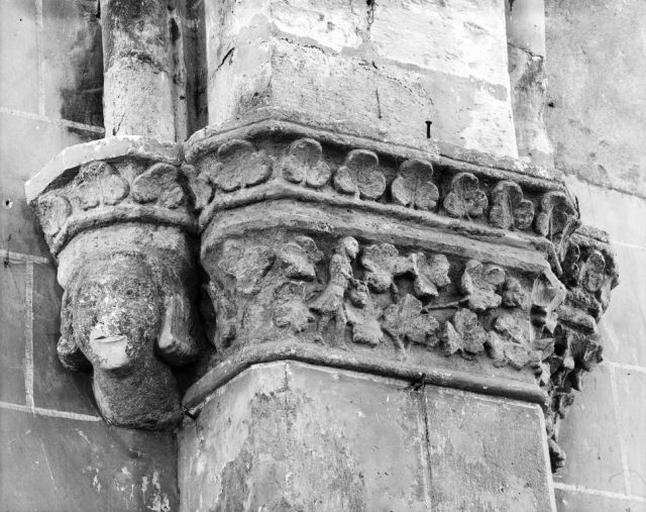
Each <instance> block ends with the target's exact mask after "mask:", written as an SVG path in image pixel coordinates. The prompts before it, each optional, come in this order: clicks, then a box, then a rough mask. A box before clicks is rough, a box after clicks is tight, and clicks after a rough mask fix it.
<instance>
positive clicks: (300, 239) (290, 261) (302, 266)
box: [276, 236, 323, 281]
mask: <svg viewBox="0 0 646 512" xmlns="http://www.w3.org/2000/svg"><path fill="white" fill-rule="evenodd" d="M276 255H277V257H278V259H279V260H280V261H281V263H282V264H283V267H284V269H285V275H286V276H287V277H289V278H292V279H302V280H305V281H312V280H314V279H315V278H316V266H315V265H316V264H317V263H318V262H320V261H321V260H322V259H323V253H322V252H321V251H319V249H318V247H317V246H316V243H315V242H314V240H312V239H311V238H310V237H308V236H297V237H296V238H295V239H294V240H293V241H290V242H287V243H286V244H284V245H283V246H282V247H280V248H279V249H278V251H277V252H276Z"/></svg>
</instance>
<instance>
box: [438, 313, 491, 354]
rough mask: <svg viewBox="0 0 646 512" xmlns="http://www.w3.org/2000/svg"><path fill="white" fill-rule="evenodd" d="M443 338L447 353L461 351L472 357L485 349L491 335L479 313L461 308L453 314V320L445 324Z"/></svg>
mask: <svg viewBox="0 0 646 512" xmlns="http://www.w3.org/2000/svg"><path fill="white" fill-rule="evenodd" d="M441 339H442V342H443V345H444V352H445V354H446V355H453V354H455V353H458V352H459V353H460V354H461V355H462V356H464V357H466V358H471V357H472V356H474V355H476V354H479V353H481V352H483V351H484V350H485V343H487V341H488V339H489V336H488V333H487V331H485V329H484V327H482V325H481V324H480V320H478V315H476V314H475V313H474V312H473V311H471V310H470V309H465V308H460V309H458V310H457V311H456V312H455V314H454V315H453V320H452V321H451V322H449V321H447V322H446V323H445V324H444V329H443V330H442V334H441Z"/></svg>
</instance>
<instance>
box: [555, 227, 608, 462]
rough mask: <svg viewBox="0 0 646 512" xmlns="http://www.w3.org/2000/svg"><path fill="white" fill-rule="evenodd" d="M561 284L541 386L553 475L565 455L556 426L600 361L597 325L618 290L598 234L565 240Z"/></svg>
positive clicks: (605, 245) (586, 233) (579, 234)
mask: <svg viewBox="0 0 646 512" xmlns="http://www.w3.org/2000/svg"><path fill="white" fill-rule="evenodd" d="M561 280H562V281H563V283H564V284H565V285H566V287H567V296H566V298H565V301H564V303H563V304H562V305H561V306H560V307H559V308H558V310H557V316H558V325H557V327H556V329H555V335H554V344H553V353H552V355H551V356H550V358H549V360H548V363H549V374H550V379H549V381H548V382H546V390H547V391H548V393H549V395H550V408H549V409H548V414H547V430H548V441H549V445H550V455H551V459H552V468H553V470H557V469H558V468H560V467H562V466H563V465H564V463H565V453H564V452H563V450H562V449H561V448H560V447H559V445H558V443H557V439H558V430H559V424H560V420H561V419H562V418H563V417H564V416H565V413H566V411H567V409H568V408H569V406H570V405H571V404H572V403H573V401H574V396H575V394H574V391H575V390H576V391H580V390H581V386H582V384H581V381H582V376H583V372H584V371H590V370H591V369H592V368H593V367H594V365H595V364H597V363H599V362H601V360H602V350H603V349H602V346H601V344H600V342H601V341H600V339H599V335H598V332H597V322H598V321H599V320H600V318H601V315H602V314H603V313H604V312H605V310H606V309H607V307H608V304H609V301H610V292H611V290H612V289H613V288H614V287H615V286H617V284H618V271H617V267H616V264H615V257H614V254H613V252H612V250H611V249H610V246H609V243H608V239H607V236H606V235H605V234H604V233H602V232H600V231H598V230H594V229H592V228H589V227H582V228H580V229H579V230H578V231H577V232H576V233H574V234H573V235H572V236H571V237H570V238H569V239H568V240H567V246H566V249H565V256H564V260H563V274H562V276H561Z"/></svg>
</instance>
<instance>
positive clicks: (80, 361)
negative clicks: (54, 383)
mask: <svg viewBox="0 0 646 512" xmlns="http://www.w3.org/2000/svg"><path fill="white" fill-rule="evenodd" d="M123 229H125V230H128V229H131V228H123ZM95 235H96V234H95ZM119 235H124V236H125V237H126V238H127V237H128V234H127V233H125V234H124V232H123V230H117V231H113V232H111V233H109V234H106V236H109V237H112V236H119ZM99 236H100V235H99ZM93 240H96V236H91V237H89V238H87V239H86V240H83V241H75V242H76V243H83V242H85V243H92V242H93ZM95 243H97V242H95ZM98 244H99V245H100V246H101V245H102V246H103V247H102V249H100V250H99V251H97V252H96V253H95V254H94V255H92V256H90V257H88V254H87V253H85V254H83V255H82V256H81V254H68V253H67V252H65V253H64V254H63V255H62V264H63V265H65V266H66V267H67V266H71V264H72V262H71V261H69V259H70V258H73V259H74V261H73V263H74V266H73V270H72V272H71V275H70V276H69V279H68V280H66V281H65V282H64V283H63V284H64V285H65V294H64V298H63V307H62V311H61V318H62V320H61V338H60V340H59V343H58V347H57V348H58V355H59V358H60V360H61V362H62V363H63V365H64V366H65V367H67V368H69V369H74V370H84V369H87V368H88V366H89V365H88V362H89V363H90V364H91V366H92V368H93V388H94V394H95V398H96V402H97V405H98V406H99V410H100V411H101V414H102V415H103V417H104V418H105V419H106V420H107V421H108V422H110V423H115V424H117V425H122V426H132V427H138V428H164V427H170V426H172V425H173V424H175V423H176V422H177V421H178V420H179V418H180V414H181V411H180V396H179V391H178V389H177V384H176V382H175V378H174V376H173V373H172V371H171V367H174V366H181V365H184V364H187V363H189V362H191V361H193V360H194V359H195V357H196V356H197V354H198V352H199V346H198V343H197V341H196V338H195V332H196V328H195V325H194V321H193V312H192V307H191V299H190V294H189V290H188V287H189V285H190V276H189V274H188V270H189V269H188V268H184V269H182V268H181V267H180V268H175V267H174V262H173V261H172V260H171V261H169V260H167V259H166V258H167V256H168V254H160V253H159V252H158V251H157V250H155V248H154V247H147V250H146V251H141V250H140V249H139V248H136V247H131V248H128V247H126V246H123V245H122V246H121V247H120V248H118V249H117V248H116V246H117V245H121V244H118V243H117V244H109V243H108V244H106V243H102V242H98ZM109 245H112V248H111V249H110V250H104V249H106V248H107V246H109ZM124 245H126V244H124ZM113 249H114V250H113ZM76 250H77V249H75V248H70V249H68V251H76ZM79 252H85V251H79ZM175 264H176V262H175Z"/></svg>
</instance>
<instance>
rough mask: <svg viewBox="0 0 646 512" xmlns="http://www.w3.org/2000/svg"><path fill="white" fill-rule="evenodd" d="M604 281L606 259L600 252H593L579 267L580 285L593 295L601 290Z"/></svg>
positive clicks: (605, 277)
mask: <svg viewBox="0 0 646 512" xmlns="http://www.w3.org/2000/svg"><path fill="white" fill-rule="evenodd" d="M606 279H607V275H606V259H605V258H604V257H603V254H601V252H600V251H597V250H593V251H592V252H591V253H590V255H589V256H588V259H587V260H586V261H585V263H584V264H583V266H582V267H581V278H580V281H581V285H582V286H583V287H584V288H585V289H586V290H588V291H589V292H592V293H594V292H597V291H599V290H600V289H601V287H602V286H603V284H604V281H605V280H606Z"/></svg>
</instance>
